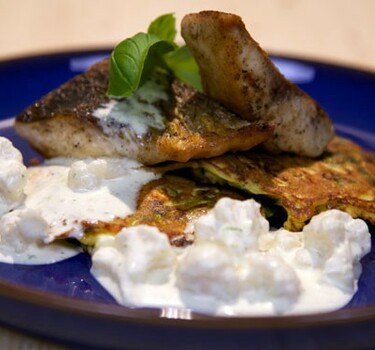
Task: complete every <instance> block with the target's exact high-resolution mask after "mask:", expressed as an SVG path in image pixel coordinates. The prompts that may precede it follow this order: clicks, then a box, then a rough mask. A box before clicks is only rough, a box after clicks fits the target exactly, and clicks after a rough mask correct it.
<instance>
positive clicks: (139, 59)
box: [107, 13, 202, 97]
mask: <svg viewBox="0 0 375 350" xmlns="http://www.w3.org/2000/svg"><path fill="white" fill-rule="evenodd" d="M176 34H177V31H176V19H175V17H174V15H173V14H171V13H169V14H165V15H162V16H160V17H158V18H156V19H155V20H154V21H153V22H152V23H151V24H150V25H149V27H148V30H147V33H138V34H136V35H134V36H133V37H131V38H128V39H125V40H123V41H122V42H120V43H119V44H118V45H117V46H116V47H115V49H114V50H113V51H112V54H111V58H110V65H109V85H108V91H107V94H108V95H109V96H111V97H127V96H130V95H132V94H133V93H134V92H135V91H136V90H137V89H138V88H139V87H141V86H142V85H143V84H144V83H145V82H146V81H147V80H149V79H150V78H151V76H152V74H153V72H154V71H155V70H163V71H165V72H166V73H168V74H173V75H174V76H175V77H176V78H178V79H180V80H181V81H183V82H184V83H186V84H188V85H192V86H193V87H195V88H196V89H198V90H200V91H201V90H202V87H201V81H200V76H199V69H198V65H197V63H196V61H195V60H194V58H193V56H192V55H191V53H190V51H189V49H188V48H187V47H186V46H185V45H184V46H178V45H177V44H176V43H175V38H176Z"/></svg>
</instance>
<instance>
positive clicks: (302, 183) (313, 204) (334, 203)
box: [191, 137, 375, 231]
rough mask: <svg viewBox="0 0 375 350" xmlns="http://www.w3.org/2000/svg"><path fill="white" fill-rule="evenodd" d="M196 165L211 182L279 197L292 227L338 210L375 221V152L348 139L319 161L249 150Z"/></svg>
mask: <svg viewBox="0 0 375 350" xmlns="http://www.w3.org/2000/svg"><path fill="white" fill-rule="evenodd" d="M191 165H192V166H194V167H195V168H196V171H197V172H198V173H199V176H200V178H203V179H206V181H210V182H226V183H227V184H229V185H231V186H234V187H236V188H240V189H242V190H244V191H246V192H248V193H250V194H255V195H265V196H267V197H269V198H271V199H273V200H274V201H275V203H276V204H277V205H279V206H282V207H283V208H284V209H285V210H286V212H287V220H286V222H285V223H284V227H285V228H286V229H288V230H292V231H298V230H300V229H301V228H302V227H303V226H304V225H305V223H306V222H307V221H308V220H309V219H311V217H312V216H314V215H316V214H318V213H319V212H321V211H324V210H327V209H333V208H336V209H340V210H343V211H345V212H347V213H349V214H350V215H352V216H353V217H355V218H362V219H364V220H367V221H368V222H370V223H372V224H375V155H374V154H373V153H370V152H367V151H365V150H363V149H362V148H361V147H360V146H358V145H356V144H355V143H353V142H351V141H349V140H346V139H344V138H340V137H335V138H334V139H333V140H332V141H331V142H330V143H329V145H328V149H327V151H326V152H325V153H324V154H323V155H322V156H321V157H319V158H317V159H311V158H308V157H300V156H295V155H287V154H283V155H278V156H272V155H269V154H266V153H263V152H256V151H249V152H242V153H238V154H228V155H224V156H221V157H216V158H213V159H207V160H200V161H197V162H194V163H192V164H191Z"/></svg>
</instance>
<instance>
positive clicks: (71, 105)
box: [15, 59, 273, 164]
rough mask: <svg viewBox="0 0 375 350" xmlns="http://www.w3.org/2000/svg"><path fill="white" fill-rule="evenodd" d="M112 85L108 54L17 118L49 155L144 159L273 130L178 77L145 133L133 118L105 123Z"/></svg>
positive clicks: (224, 145)
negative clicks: (156, 123)
mask: <svg viewBox="0 0 375 350" xmlns="http://www.w3.org/2000/svg"><path fill="white" fill-rule="evenodd" d="M107 86H108V60H107V59H105V60H104V61H102V62H100V63H98V64H96V65H94V66H93V67H92V68H90V69H89V70H88V71H86V72H85V73H83V74H81V75H78V76H76V77H74V78H73V79H71V80H70V81H68V82H67V83H65V84H63V85H62V86H60V87H59V88H57V89H56V90H54V91H52V92H50V93H49V94H47V95H46V96H45V97H43V98H42V99H40V100H39V101H37V102H36V103H34V104H33V105H32V106H30V107H29V108H27V109H26V110H25V111H24V112H22V113H21V114H20V115H19V116H18V117H17V118H16V122H15V130H16V131H17V133H18V134H19V135H21V136H22V137H23V138H25V139H26V140H27V141H28V142H29V143H30V145H31V146H32V147H33V148H35V149H36V150H37V151H39V152H40V153H41V154H42V155H43V156H45V157H48V158H49V157H55V156H69V157H89V156H91V157H99V156H112V157H122V156H126V157H128V158H132V159H136V160H138V161H140V162H142V163H144V164H155V163H159V162H164V161H167V160H170V161H178V162H185V161H188V160H189V159H193V158H201V157H212V156H217V155H220V154H223V153H225V152H227V151H237V150H246V149H250V148H252V147H253V146H255V145H257V144H259V143H261V142H263V141H265V140H267V139H268V138H269V137H270V136H271V135H272V131H273V127H271V126H270V125H268V124H266V123H264V122H246V121H244V120H242V119H241V118H239V117H238V116H236V115H235V114H234V113H232V112H229V111H228V110H226V109H225V108H224V107H222V106H220V105H219V104H218V103H216V102H214V101H213V100H211V99H209V98H208V97H206V96H204V95H202V94H200V93H198V92H197V91H195V90H194V89H193V88H190V87H188V86H186V85H184V84H182V83H180V82H178V81H174V82H173V83H169V84H168V86H167V88H166V89H167V92H166V93H167V96H168V98H167V100H161V101H158V102H157V103H155V105H153V106H152V107H153V108H156V109H157V110H158V111H160V114H161V115H162V116H163V125H162V127H153V126H151V127H149V128H148V129H147V133H145V134H139V133H137V131H136V130H135V129H133V128H132V127H131V125H130V124H129V123H123V122H118V121H116V120H115V119H113V120H112V119H111V120H107V121H106V122H105V123H103V120H101V119H100V118H98V117H97V116H96V114H95V113H96V112H95V111H97V110H98V109H101V108H103V106H106V105H108V103H110V102H111V101H112V102H114V100H111V99H110V98H109V97H108V96H106V90H107ZM140 99H141V98H140ZM125 102H126V101H125ZM129 104H130V102H129ZM148 105H149V104H148ZM151 119H152V117H151ZM140 122H141V123H142V121H140Z"/></svg>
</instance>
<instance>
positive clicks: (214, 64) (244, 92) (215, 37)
mask: <svg viewBox="0 0 375 350" xmlns="http://www.w3.org/2000/svg"><path fill="white" fill-rule="evenodd" d="M181 34H182V36H183V38H184V39H185V41H186V44H187V45H188V47H189V48H190V50H191V52H192V54H193V55H194V57H195V59H196V61H197V63H198V65H199V69H200V75H201V78H202V84H203V88H204V91H205V93H206V94H207V95H208V96H210V97H212V98H214V99H215V100H217V101H219V102H220V103H221V104H223V105H224V106H226V107H227V108H228V109H229V110H231V111H234V112H235V113H237V114H238V115H240V116H241V117H243V118H245V119H247V120H263V121H265V122H267V123H272V124H273V125H274V126H275V130H274V134H273V137H272V138H271V139H270V140H269V141H267V142H266V143H265V144H264V145H265V147H266V149H268V150H269V151H272V152H281V151H286V152H293V153H296V154H299V155H304V156H311V157H316V156H319V155H320V154H322V152H323V151H324V149H325V147H326V145H327V143H328V142H329V140H331V138H332V137H333V134H334V133H333V128H332V124H331V121H330V119H329V117H328V116H327V114H326V113H325V112H324V111H323V109H322V108H321V107H320V106H319V105H318V104H317V103H316V102H315V101H314V100H313V99H312V98H310V97H309V96H308V95H307V94H306V93H304V92H303V91H302V90H301V89H299V88H298V87H297V86H296V85H294V84H293V83H291V82H290V81H288V80H287V79H286V78H285V77H284V76H283V75H282V74H281V73H280V72H279V71H278V69H277V68H276V67H275V66H274V64H273V63H272V62H271V60H270V58H269V57H268V55H267V54H266V52H264V51H263V50H262V48H261V47H260V46H259V44H258V43H257V42H256V41H255V40H254V39H253V38H252V37H251V36H250V34H249V33H248V31H247V30H246V28H245V25H244V23H243V22H242V20H241V18H240V17H238V16H236V15H233V14H228V13H222V12H216V11H203V12H199V13H193V14H189V15H186V16H185V17H184V18H183V20H182V23H181Z"/></svg>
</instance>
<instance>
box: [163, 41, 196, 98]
mask: <svg viewBox="0 0 375 350" xmlns="http://www.w3.org/2000/svg"><path fill="white" fill-rule="evenodd" d="M164 59H165V62H166V64H167V66H168V67H169V69H170V70H171V71H172V72H173V74H174V75H175V77H177V78H178V79H180V80H181V81H182V82H184V83H186V84H188V85H191V86H193V87H194V88H195V89H197V90H198V91H203V88H202V82H201V77H200V74H199V67H198V64H197V62H196V61H195V59H194V57H193V55H192V54H191V52H190V50H189V49H188V47H187V46H186V45H184V46H181V47H179V48H178V49H176V50H174V51H171V52H169V53H167V54H166V55H165V57H164Z"/></svg>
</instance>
